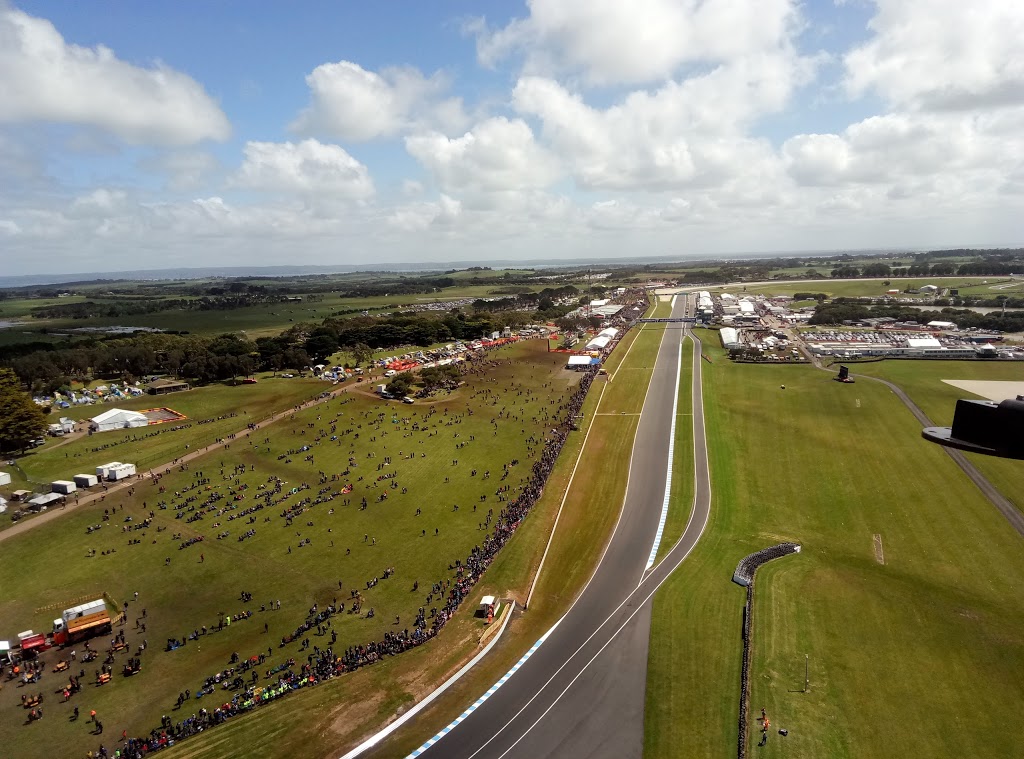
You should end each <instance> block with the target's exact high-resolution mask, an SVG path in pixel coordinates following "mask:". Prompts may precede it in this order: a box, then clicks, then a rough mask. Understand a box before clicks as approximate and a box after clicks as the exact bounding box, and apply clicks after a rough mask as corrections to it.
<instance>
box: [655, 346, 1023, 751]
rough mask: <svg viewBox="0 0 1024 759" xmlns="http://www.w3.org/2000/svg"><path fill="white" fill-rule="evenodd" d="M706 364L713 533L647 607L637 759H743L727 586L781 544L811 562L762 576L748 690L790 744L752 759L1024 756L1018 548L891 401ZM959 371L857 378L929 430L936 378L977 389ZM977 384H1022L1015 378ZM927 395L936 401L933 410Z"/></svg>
mask: <svg viewBox="0 0 1024 759" xmlns="http://www.w3.org/2000/svg"><path fill="white" fill-rule="evenodd" d="M703 334H707V333H703ZM705 350H706V351H707V352H709V353H710V354H711V357H712V359H713V362H712V363H709V364H707V365H705V367H704V395H705V401H706V417H707V424H708V433H709V454H710V459H711V461H710V463H711V476H712V491H713V503H712V511H711V520H710V522H709V525H708V529H707V531H706V532H705V534H704V537H703V538H702V540H701V542H700V543H699V544H698V546H697V548H696V549H695V550H694V552H693V554H692V555H691V556H690V558H689V559H688V560H687V561H686V562H685V563H684V564H683V565H682V566H681V567H680V568H679V570H677V572H676V573H675V574H674V575H673V577H672V578H671V579H670V580H669V581H668V583H667V584H666V585H665V587H664V588H662V590H661V591H660V592H659V594H658V595H657V596H656V598H655V607H654V615H653V626H652V635H651V654H650V660H649V667H648V698H647V705H646V713H645V719H646V731H645V733H646V735H645V743H646V745H645V756H647V757H678V756H724V755H725V754H726V753H728V751H729V749H728V747H730V746H735V742H736V729H737V728H736V726H737V718H738V713H737V704H738V702H739V690H738V689H739V682H740V676H739V675H740V672H739V670H740V653H741V651H740V630H741V624H742V616H743V600H744V597H743V593H742V591H741V590H740V589H738V588H737V587H736V586H735V585H733V584H732V583H731V582H730V579H729V578H730V577H731V575H732V572H733V570H734V568H735V566H736V563H737V561H738V560H739V559H740V558H742V557H743V556H745V555H747V554H749V553H752V552H753V551H756V550H759V549H762V548H764V547H766V546H768V545H772V544H775V543H778V542H782V541H786V540H791V541H795V542H799V543H801V544H802V546H803V551H802V553H801V554H799V556H796V557H791V558H787V559H786V560H785V561H780V562H778V563H776V564H771V565H768V566H766V567H765V568H764V569H763V570H762V571H761V572H760V573H759V575H758V579H757V582H758V590H757V594H756V596H755V607H754V619H753V668H752V670H751V677H750V682H751V688H752V690H751V705H752V706H753V708H754V709H755V710H759V709H760V707H762V706H764V707H765V708H766V710H767V713H768V715H769V716H770V718H771V720H772V725H773V728H778V727H784V728H787V729H788V731H789V735H788V736H787V737H785V738H784V737H782V736H779V735H778V734H777V733H775V732H773V733H772V735H771V736H770V738H769V741H768V744H767V746H765V747H763V748H757V749H755V748H752V749H751V753H753V752H754V751H756V752H757V753H758V755H759V756H764V757H776V756H787V757H808V758H809V759H810V758H812V757H813V758H816V757H822V756H829V757H851V759H852V758H855V757H865V756H971V757H992V758H993V759H995V758H996V757H1006V756H1018V755H1021V754H1022V753H1024V739H1022V738H1021V737H1020V735H1019V734H1018V733H1017V731H1014V730H1007V729H1006V726H1007V725H1011V724H1014V721H1015V718H1016V712H1017V711H1018V705H1019V704H1020V703H1022V701H1024V686H1022V683H1021V679H1020V677H1018V673H1019V672H1021V671H1024V607H1022V606H1021V604H1020V603H1019V598H1020V593H1021V588H1024V552H1022V551H1021V550H1020V548H1021V542H1020V541H1021V538H1020V536H1019V535H1018V534H1017V533H1016V532H1015V531H1014V530H1013V529H1012V528H1011V527H1010V525H1009V524H1008V523H1007V521H1006V520H1005V519H1004V518H1003V516H1002V515H1001V514H1000V513H999V512H998V511H997V510H996V509H995V508H994V507H993V506H992V505H991V504H990V503H989V502H988V501H987V500H986V499H985V498H984V496H983V495H982V494H981V493H980V491H979V490H978V489H977V488H976V487H975V486H974V484H973V483H972V482H971V481H970V480H969V479H968V478H967V477H966V476H965V475H964V474H963V472H962V471H961V470H960V469H959V468H958V467H957V466H956V465H955V463H954V462H953V461H952V460H951V459H950V458H949V456H947V454H946V453H945V451H944V450H943V449H942V448H941V447H939V446H936V445H933V444H931V443H928V442H926V441H924V440H923V439H922V438H921V436H920V426H919V425H918V424H917V423H916V421H915V420H914V418H913V417H912V415H911V414H910V412H909V411H908V410H907V409H906V408H905V407H904V406H903V405H902V404H901V403H900V401H899V400H898V398H897V397H896V396H895V395H894V394H893V393H892V392H891V391H890V390H889V389H888V388H887V387H885V386H884V385H882V384H880V383H874V382H870V381H868V380H863V379H862V380H858V382H857V384H856V385H841V384H839V383H837V382H833V381H832V380H831V378H830V375H829V374H827V373H825V372H822V371H820V370H816V369H814V368H812V367H809V366H806V367H801V366H790V367H777V366H772V365H756V366H755V365H745V364H734V363H732V362H729V361H726V360H723V359H724V353H723V351H722V350H721V349H719V348H718V347H717V346H716V345H715V343H714V342H713V340H711V339H708V340H707V341H706V348H705ZM938 363H943V362H938ZM961 366H962V364H949V363H945V366H938V365H936V364H931V363H927V364H922V363H919V362H915V363H909V362H899V363H895V362H885V363H880V364H871V365H866V366H864V367H860V366H858V367H857V369H858V370H864V371H869V370H870V371H873V372H878V373H879V374H882V373H885V374H886V375H887V376H888V377H889V378H890V379H894V381H897V382H898V383H899V384H901V385H902V386H903V387H904V388H905V389H906V390H908V392H910V394H911V396H912V397H914V398H915V400H918V397H919V395H920V397H921V398H922V399H924V401H919V402H920V403H921V405H922V408H925V410H926V411H928V412H929V413H933V411H929V409H932V407H933V406H937V407H938V408H939V409H943V410H945V409H948V413H949V415H951V414H952V404H948V405H947V402H946V401H945V400H944V398H945V397H946V396H948V395H953V396H955V395H956V394H957V393H958V391H957V390H956V389H955V388H952V387H950V386H949V385H944V384H943V383H942V382H941V379H942V378H945V377H951V376H959V377H964V376H968V375H965V373H964V372H963V371H961ZM869 367H870V369H869ZM953 367H955V368H953ZM971 367H972V368H973V369H974V371H977V372H979V374H980V373H981V372H982V371H990V372H991V371H993V370H995V371H1011V370H1015V371H1017V372H1018V373H1017V377H1018V378H1019V368H1018V367H1012V366H1007V367H998V366H996V367H993V366H991V365H986V364H971ZM931 372H935V374H934V376H933V375H932V374H931ZM895 375H899V377H900V378H903V379H907V378H911V377H916V380H915V382H914V383H911V382H907V383H906V384H904V383H902V382H900V381H899V379H897V378H896V376H895ZM989 376H993V377H994V376H997V375H989ZM783 384H784V385H785V386H786V389H785V390H781V389H780V386H781V385H783ZM936 388H937V389H938V392H937V393H935V395H937V396H939V400H937V401H932V402H927V401H928V396H929V394H930V392H931V390H934V389H936ZM919 390H923V391H924V392H920V393H919ZM934 413H935V415H934V416H933V418H934V419H935V420H936V422H937V423H948V418H946V417H945V416H944V415H943V416H940V415H939V414H938V413H937V412H934ZM978 458H981V457H974V458H973V459H972V460H975V463H978V464H979V466H981V463H980V462H978V461H977V459H978ZM997 463H1012V464H1014V465H1016V466H1017V469H1018V471H1019V469H1020V467H1019V462H1002V461H998V462H997ZM1018 476H1019V475H1018ZM1018 482H1019V480H1018ZM1004 492H1005V491H1004ZM1017 492H1022V491H1021V489H1018V490H1017ZM1007 495H1010V493H1007ZM673 504H674V505H673V508H675V501H673ZM875 536H878V538H877V541H876V538H875ZM876 546H884V554H882V556H883V560H884V563H882V561H879V554H878V553H876ZM805 655H809V657H810V681H811V688H810V691H809V692H808V693H803V692H802V691H803V686H804V682H803V676H804V656H805ZM756 716H759V713H755V714H752V715H751V724H752V725H754V726H755V728H756V726H757V723H756V722H753V718H754V717H756ZM695 725H699V726H700V729H694V726H695ZM751 738H752V740H751V742H752V744H756V743H757V740H758V738H759V735H752V736H751ZM734 750H735V749H733V751H734Z"/></svg>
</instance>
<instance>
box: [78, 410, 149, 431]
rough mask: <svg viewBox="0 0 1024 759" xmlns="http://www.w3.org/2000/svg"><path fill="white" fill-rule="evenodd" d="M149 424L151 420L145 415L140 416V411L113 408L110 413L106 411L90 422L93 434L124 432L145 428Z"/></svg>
mask: <svg viewBox="0 0 1024 759" xmlns="http://www.w3.org/2000/svg"><path fill="white" fill-rule="evenodd" d="M148 424H149V419H147V418H146V415H145V414H140V413H139V412H138V411H126V410H125V409H119V408H112V409H110V411H104V412H103V413H102V414H100V415H99V416H94V417H93V418H92V419H91V420H89V428H90V429H91V430H92V431H93V432H110V431H111V430H124V429H133V428H135V427H145V426H146V425H148Z"/></svg>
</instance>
